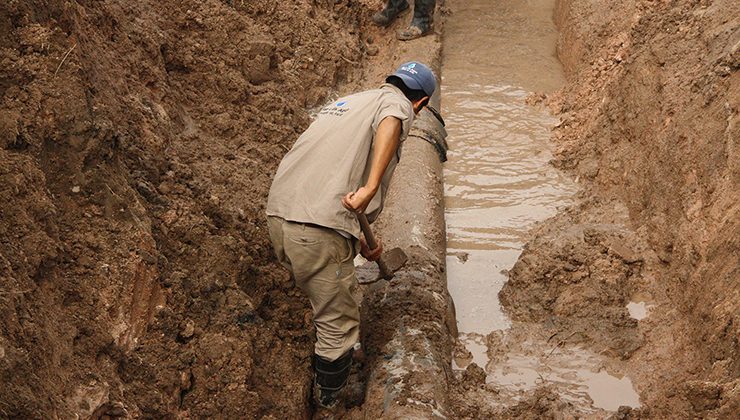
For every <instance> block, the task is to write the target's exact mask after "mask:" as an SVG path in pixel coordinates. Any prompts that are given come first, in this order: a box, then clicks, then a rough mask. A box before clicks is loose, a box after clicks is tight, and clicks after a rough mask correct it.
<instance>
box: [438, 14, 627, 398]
mask: <svg viewBox="0 0 740 420" xmlns="http://www.w3.org/2000/svg"><path fill="white" fill-rule="evenodd" d="M448 4H449V6H450V8H451V9H452V10H453V14H452V15H451V16H450V17H449V18H448V20H447V22H446V26H445V38H444V44H443V64H442V65H443V70H442V75H443V81H442V98H443V109H444V110H445V115H446V121H447V130H448V133H449V137H448V142H449V145H450V152H449V161H448V162H447V163H446V165H445V171H444V183H445V208H446V210H445V212H446V213H445V219H446V223H447V247H448V248H447V270H448V272H447V274H448V287H449V291H450V294H451V296H452V298H453V299H454V301H455V306H456V309H457V321H458V329H459V331H460V336H459V341H460V343H461V344H462V345H464V347H465V348H466V349H467V351H465V350H462V351H460V350H458V351H456V355H455V356H456V357H455V358H454V359H453V369H457V370H459V369H465V368H466V367H467V366H468V364H470V363H476V364H478V365H479V366H480V367H482V368H484V370H485V371H486V374H487V379H486V382H487V383H489V384H492V385H494V386H495V387H496V388H497V389H498V390H499V392H498V393H497V396H496V397H495V399H496V400H495V401H491V402H490V403H491V404H494V405H495V404H501V405H508V404H512V403H514V402H516V401H517V400H519V399H520V398H521V396H523V395H524V394H525V393H526V392H528V391H531V390H532V389H534V388H535V387H537V386H539V385H549V386H551V387H552V388H553V389H555V392H557V393H558V394H559V395H560V396H561V397H562V398H563V399H565V400H567V401H569V402H571V403H573V404H574V405H576V406H578V407H579V408H581V409H582V410H583V411H585V412H598V411H600V410H605V411H614V410H616V409H617V408H618V407H619V406H621V405H627V406H631V407H637V406H639V398H638V395H637V393H636V392H635V390H634V389H633V386H632V383H631V382H630V380H629V378H627V377H626V376H623V375H621V374H620V373H619V372H620V367H619V362H618V361H615V360H609V359H607V358H605V357H603V356H601V355H597V354H595V353H593V352H591V351H589V350H588V349H586V348H583V347H576V346H569V345H567V344H565V345H555V344H556V343H548V342H547V337H546V336H545V337H544V338H543V336H542V334H539V335H538V334H537V333H536V331H541V326H539V325H527V324H517V323H515V322H512V321H511V320H510V319H509V318H508V317H507V316H506V314H505V312H504V311H503V310H502V308H501V305H500V303H499V300H498V292H499V291H500V290H501V287H502V286H503V284H504V282H505V281H506V279H507V277H506V270H509V269H511V267H512V266H513V265H514V263H515V262H516V260H517V258H518V257H519V255H520V254H521V251H522V247H523V246H524V244H525V242H526V240H527V235H528V232H529V231H530V230H531V228H532V227H533V226H534V224H536V223H537V222H539V221H543V220H545V219H547V218H548V217H551V216H553V215H555V214H556V212H557V210H558V208H561V207H564V206H566V205H568V204H570V203H571V200H572V196H573V195H574V193H575V192H576V190H577V187H576V186H575V184H574V183H573V182H572V181H571V180H569V178H568V177H566V176H565V175H564V174H562V173H560V172H559V171H557V170H556V169H554V168H553V167H552V166H550V165H549V164H548V161H549V160H550V159H551V151H550V145H549V135H550V130H551V129H552V127H553V126H554V125H555V124H556V123H557V119H556V118H554V117H553V116H551V115H550V114H549V113H548V111H547V110H546V109H545V108H544V107H542V106H533V105H529V104H528V103H529V102H531V101H528V98H529V99H532V98H536V97H537V96H538V95H539V94H542V93H545V94H547V93H552V92H554V91H556V90H557V89H558V88H559V87H560V86H562V84H563V83H564V76H563V70H562V68H561V65H560V63H559V61H558V59H557V57H556V55H555V45H556V40H557V30H556V28H555V26H554V23H553V19H552V16H553V15H552V14H553V8H554V5H555V0H515V1H496V2H491V1H489V0H466V1H463V0H452V1H450V2H449V3H448ZM492 343H494V344H495V343H499V344H500V343H506V345H500V346H498V347H497V348H491V346H492ZM458 348H460V347H458ZM489 357H492V359H489Z"/></svg>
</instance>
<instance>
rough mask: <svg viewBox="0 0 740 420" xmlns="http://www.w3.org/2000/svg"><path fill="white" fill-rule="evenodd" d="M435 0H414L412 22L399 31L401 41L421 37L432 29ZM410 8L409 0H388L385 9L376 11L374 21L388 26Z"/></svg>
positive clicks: (398, 35)
mask: <svg viewBox="0 0 740 420" xmlns="http://www.w3.org/2000/svg"><path fill="white" fill-rule="evenodd" d="M435 3H436V1H435V0H414V17H413V19H411V24H410V25H409V26H408V27H407V28H406V29H403V30H401V31H399V32H398V34H397V37H398V39H400V40H401V41H410V40H412V39H416V38H420V37H422V36H424V35H426V34H428V33H429V32H431V31H432V21H433V15H434V6H435ZM408 9H409V3H408V1H407V0H388V3H387V4H386V5H385V7H384V8H383V10H381V11H379V12H377V13H375V14H374V15H373V17H372V19H373V22H374V23H375V24H376V25H378V26H384V27H385V26H388V25H390V24H391V23H393V21H394V20H395V19H396V18H397V17H398V16H400V15H401V14H403V13H405V12H406V11H407V10H408Z"/></svg>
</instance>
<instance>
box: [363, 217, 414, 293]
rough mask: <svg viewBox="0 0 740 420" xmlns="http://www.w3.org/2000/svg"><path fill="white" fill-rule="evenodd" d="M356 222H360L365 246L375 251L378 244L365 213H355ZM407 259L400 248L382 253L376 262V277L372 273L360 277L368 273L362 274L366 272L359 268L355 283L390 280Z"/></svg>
mask: <svg viewBox="0 0 740 420" xmlns="http://www.w3.org/2000/svg"><path fill="white" fill-rule="evenodd" d="M357 221H358V222H360V228H362V233H363V234H364V235H365V240H366V241H367V246H368V247H370V249H376V248H377V247H378V242H377V241H376V240H375V235H373V231H372V229H370V223H369V222H368V221H367V216H365V213H357ZM408 259H409V258H408V256H407V255H406V253H405V252H403V250H402V249H401V248H393V249H391V250H390V251H388V252H384V253H383V254H382V255H381V256H380V258H379V259H378V261H376V262H377V263H378V269H379V270H380V273H379V275H377V277H376V276H373V275H372V273H369V274H370V275H362V274H368V273H363V272H364V271H366V270H363V269H362V267H360V269H358V276H357V281H358V282H359V283H360V284H369V283H375V282H376V281H378V280H380V279H385V280H390V279H392V278H393V275H394V273H395V272H396V271H398V270H399V269H400V268H401V267H403V265H404V264H406V261H408ZM363 267H365V266H363Z"/></svg>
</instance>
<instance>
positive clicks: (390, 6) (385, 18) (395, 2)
mask: <svg viewBox="0 0 740 420" xmlns="http://www.w3.org/2000/svg"><path fill="white" fill-rule="evenodd" d="M408 8H409V3H408V2H407V1H406V0H388V3H386V5H385V7H384V8H383V10H381V11H379V12H378V13H376V14H374V15H373V22H374V23H375V24H376V25H379V26H388V25H390V24H391V23H393V21H394V20H395V19H396V18H397V17H398V16H399V15H401V14H402V13H403V12H405V11H406V10H408Z"/></svg>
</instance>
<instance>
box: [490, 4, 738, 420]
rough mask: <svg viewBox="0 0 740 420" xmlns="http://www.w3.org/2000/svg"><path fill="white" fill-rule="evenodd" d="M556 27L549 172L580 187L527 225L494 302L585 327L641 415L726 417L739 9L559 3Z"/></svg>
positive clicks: (734, 327)
mask: <svg viewBox="0 0 740 420" xmlns="http://www.w3.org/2000/svg"><path fill="white" fill-rule="evenodd" d="M556 20H557V21H558V23H559V26H560V30H561V39H560V43H559V56H560V58H561V60H562V61H563V64H564V66H565V68H566V70H567V73H568V78H569V83H568V86H567V87H566V88H565V89H564V90H563V91H562V92H560V94H558V95H554V96H552V97H551V98H549V100H548V102H549V104H550V106H552V107H553V109H554V110H555V111H556V112H559V113H560V115H561V123H560V125H559V126H558V128H557V129H556V130H555V133H554V134H555V138H556V143H557V147H558V151H557V154H556V158H555V160H554V163H555V164H556V165H557V166H559V167H561V168H564V169H568V170H571V171H572V172H573V174H574V175H575V176H576V177H577V179H578V180H580V181H581V183H582V184H583V185H584V187H585V188H586V192H585V193H584V194H583V196H582V197H581V198H582V201H581V204H579V206H576V207H575V208H573V209H570V210H569V211H568V212H566V213H565V214H561V215H559V216H558V217H557V218H556V219H554V220H552V221H550V222H548V223H546V225H545V226H543V227H541V228H540V229H539V230H538V231H537V232H536V237H535V239H534V240H533V241H532V242H530V244H528V246H527V249H526V250H525V252H524V254H523V256H522V258H521V259H520V260H519V262H517V265H516V266H515V267H514V269H513V270H512V273H511V281H510V283H509V284H508V285H507V287H506V288H505V289H504V291H503V292H502V296H501V297H502V300H503V301H504V303H505V304H506V305H507V308H508V309H509V310H510V311H512V315H513V316H514V317H515V318H518V319H525V320H526V319H536V320H545V319H548V320H550V321H554V322H555V323H556V324H557V323H560V324H563V325H567V326H569V327H570V328H572V329H573V330H574V331H577V330H578V331H587V333H586V335H588V336H589V337H588V339H586V341H587V342H589V343H591V345H594V346H596V347H599V348H600V350H604V349H606V350H611V351H614V352H615V354H616V355H620V356H622V357H623V358H626V359H630V360H632V361H633V362H634V363H633V366H635V373H634V376H635V377H637V378H638V379H637V381H636V382H637V384H636V386H637V387H638V390H639V391H640V394H641V397H642V400H643V403H644V405H645V406H644V407H643V410H642V415H643V416H646V417H656V418H665V417H675V416H678V417H685V416H689V417H690V416H709V417H720V418H730V417H731V416H732V413H736V412H737V411H738V407H739V406H740V379H739V378H740V315H738V314H740V294H738V290H740V256H739V246H740V242H738V238H740V211H739V208H740V207H739V206H738V202H740V193H739V192H740V166H738V162H740V156H738V150H737V141H738V139H740V128H739V127H738V120H739V117H738V110H739V108H740V74H738V68H740V50H739V48H740V6H738V4H737V2H733V1H661V2H654V1H629V2H618V3H615V2H607V1H597V2H591V1H580V0H563V1H560V2H559V5H558V12H557V16H556ZM556 231H557V232H559V233H553V232H556ZM564 231H565V232H568V233H567V234H565V235H563V234H562V232H564ZM637 295H642V296H646V297H647V299H648V300H650V301H652V302H653V303H655V305H656V306H655V307H654V308H653V310H652V311H651V315H650V317H649V318H648V319H646V320H645V321H640V322H639V323H638V322H636V321H635V320H634V319H631V318H629V317H628V316H627V314H626V310H625V309H624V305H626V303H628V302H629V300H631V299H632V298H633V297H635V296H637ZM590 322H594V324H593V325H596V326H598V328H591V329H589V328H588V327H587V326H584V323H585V324H588V323H590ZM638 324H639V325H638Z"/></svg>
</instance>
